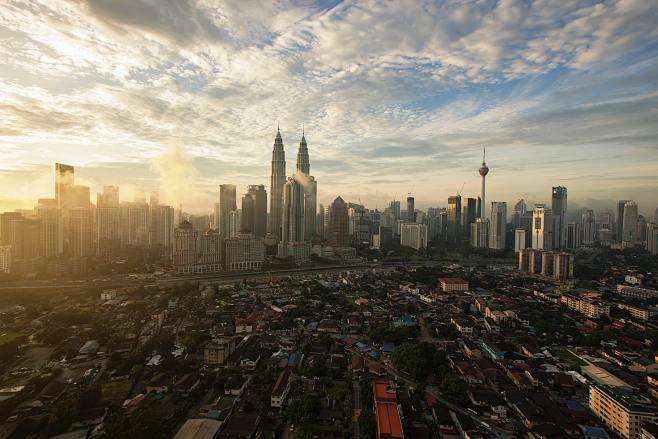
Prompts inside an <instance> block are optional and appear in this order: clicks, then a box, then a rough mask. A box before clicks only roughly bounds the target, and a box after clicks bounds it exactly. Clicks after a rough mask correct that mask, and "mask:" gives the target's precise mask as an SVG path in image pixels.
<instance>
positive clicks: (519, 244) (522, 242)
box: [514, 229, 527, 254]
mask: <svg viewBox="0 0 658 439" xmlns="http://www.w3.org/2000/svg"><path fill="white" fill-rule="evenodd" d="M526 242H527V241H526V230H525V229H515V230H514V254H519V252H520V251H521V250H523V249H525V248H527V245H526Z"/></svg>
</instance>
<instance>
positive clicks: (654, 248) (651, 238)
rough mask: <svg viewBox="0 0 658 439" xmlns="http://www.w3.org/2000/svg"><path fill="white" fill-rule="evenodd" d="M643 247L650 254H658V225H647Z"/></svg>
mask: <svg viewBox="0 0 658 439" xmlns="http://www.w3.org/2000/svg"><path fill="white" fill-rule="evenodd" d="M645 247H646V249H647V251H648V252H649V253H650V254H652V255H656V254H658V224H655V223H649V224H647V242H646V246H645Z"/></svg>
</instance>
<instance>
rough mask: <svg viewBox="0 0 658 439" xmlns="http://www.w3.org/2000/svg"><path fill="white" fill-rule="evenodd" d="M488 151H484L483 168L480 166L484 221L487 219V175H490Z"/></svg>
mask: <svg viewBox="0 0 658 439" xmlns="http://www.w3.org/2000/svg"><path fill="white" fill-rule="evenodd" d="M486 152H487V151H486V149H484V150H483V151H482V166H480V169H479V170H478V172H479V173H480V175H481V176H482V194H481V195H480V199H481V200H482V201H481V203H480V205H481V206H482V212H480V213H481V214H482V215H481V218H482V219H487V198H486V192H485V189H486V186H485V179H486V177H487V174H488V173H489V168H488V167H487V163H486V161H485V155H486Z"/></svg>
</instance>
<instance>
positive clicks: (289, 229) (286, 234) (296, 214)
mask: <svg viewBox="0 0 658 439" xmlns="http://www.w3.org/2000/svg"><path fill="white" fill-rule="evenodd" d="M281 221H282V226H281V242H282V243H284V245H285V244H287V243H289V242H303V241H304V225H305V221H304V186H302V184H301V183H299V182H298V181H297V179H295V178H294V177H290V178H288V181H287V182H286V184H285V185H284V186H283V218H282V220H281Z"/></svg>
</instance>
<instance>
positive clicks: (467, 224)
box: [462, 198, 481, 240]
mask: <svg viewBox="0 0 658 439" xmlns="http://www.w3.org/2000/svg"><path fill="white" fill-rule="evenodd" d="M462 201H463V202H462V231H463V238H464V240H470V235H471V224H473V223H474V222H475V219H476V218H479V217H480V215H479V214H478V210H480V209H481V207H479V206H478V204H479V203H478V200H477V199H475V198H464V199H463V200H462Z"/></svg>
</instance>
